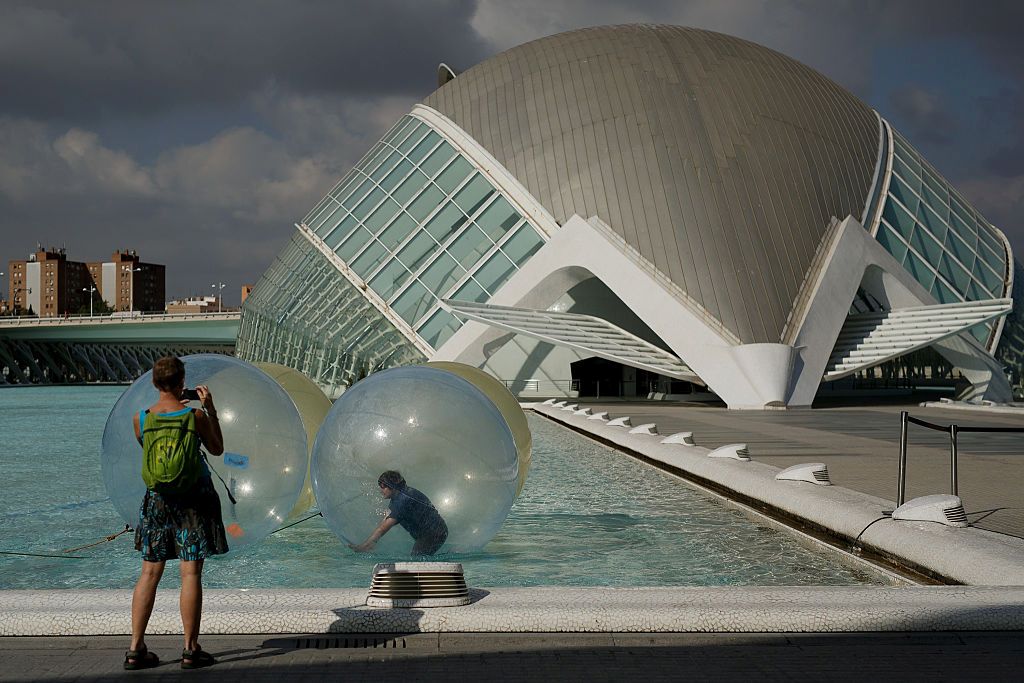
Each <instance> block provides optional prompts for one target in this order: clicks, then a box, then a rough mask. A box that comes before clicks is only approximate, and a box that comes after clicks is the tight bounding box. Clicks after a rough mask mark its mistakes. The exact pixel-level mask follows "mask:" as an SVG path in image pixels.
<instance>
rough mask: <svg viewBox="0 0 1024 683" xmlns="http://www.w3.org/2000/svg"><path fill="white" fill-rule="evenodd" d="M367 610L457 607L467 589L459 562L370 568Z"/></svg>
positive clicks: (466, 599) (466, 597)
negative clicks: (371, 576)
mask: <svg viewBox="0 0 1024 683" xmlns="http://www.w3.org/2000/svg"><path fill="white" fill-rule="evenodd" d="M366 604H367V605H368V606H369V607H458V606H459V605H468V604H469V588H467V587H466V577H465V576H464V575H463V573H462V564H460V563H458V562H392V563H387V564H378V565H376V566H374V568H373V581H372V583H371V584H370V593H369V595H368V596H367V597H366Z"/></svg>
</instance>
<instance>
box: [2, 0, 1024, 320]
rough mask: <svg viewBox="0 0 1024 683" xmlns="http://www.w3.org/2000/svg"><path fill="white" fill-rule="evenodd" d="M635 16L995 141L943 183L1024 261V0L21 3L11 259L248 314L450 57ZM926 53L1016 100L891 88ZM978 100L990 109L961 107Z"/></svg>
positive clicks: (5, 218) (940, 143)
mask: <svg viewBox="0 0 1024 683" xmlns="http://www.w3.org/2000/svg"><path fill="white" fill-rule="evenodd" d="M627 22H650V23H673V24H681V25H688V26H697V27H701V28H707V29H710V30H716V31H721V32H724V33H729V34H732V35H736V36H739V37H742V38H746V39H748V40H753V41H755V42H758V43H760V44H763V45H766V46H768V47H771V48H773V49H776V50H779V51H781V52H783V53H785V54H788V55H790V56H792V57H794V58H796V59H799V60H800V61H802V62H804V63H806V64H808V65H809V66H811V67H813V68H816V69H818V70H819V71H821V72H823V73H825V74H826V75H828V76H830V77H831V78H833V79H834V80H836V81H837V82H839V83H840V84H842V85H844V86H845V87H847V88H848V89H850V90H851V91H853V92H854V93H855V94H857V95H858V96H860V97H862V98H863V99H865V100H866V101H868V102H869V104H872V105H873V106H876V107H878V108H879V110H880V111H882V113H883V115H886V116H895V117H898V118H899V119H900V124H901V126H904V127H907V130H906V131H904V132H905V133H907V135H908V136H909V137H910V138H911V142H912V143H913V144H914V145H915V146H917V147H918V149H919V150H920V151H921V152H922V153H923V154H924V155H925V156H926V157H929V158H931V159H933V160H936V159H941V158H943V157H945V158H953V159H958V160H959V159H960V157H958V156H957V154H958V150H961V151H962V150H964V149H966V145H970V144H973V145H975V146H977V145H979V144H989V145H991V149H986V150H984V151H981V152H978V153H976V154H975V155H974V157H971V158H970V159H969V158H968V156H967V155H963V156H962V159H963V161H962V162H961V163H960V164H959V165H957V166H956V167H955V168H953V170H954V171H955V173H951V172H950V171H949V169H945V168H942V167H941V165H940V171H943V172H944V173H946V174H947V175H949V176H950V177H953V178H954V179H957V180H958V182H960V184H961V187H962V189H963V190H964V192H965V193H966V194H967V196H968V197H969V198H970V199H971V200H972V201H974V202H976V203H977V205H978V207H979V208H980V209H981V210H982V211H983V212H984V213H986V215H988V216H989V218H990V219H991V220H993V222H996V223H997V224H998V225H1000V227H1002V228H1003V229H1004V230H1006V231H1007V233H1008V234H1009V235H1010V237H1011V241H1013V242H1014V245H1015V247H1016V248H1017V249H1018V250H1019V251H1021V252H1024V229H1021V228H1018V227H1017V224H1018V221H1019V218H1018V217H1019V215H1020V212H1021V210H1022V209H1024V181H1022V180H1021V179H1022V178H1024V155H1022V154H1019V151H1020V150H1024V132H1022V129H1021V123H1020V121H1021V120H1024V117H1021V116H1016V115H1014V116H1011V115H1009V114H1008V113H1007V114H1004V115H1002V118H999V119H998V121H995V120H994V119H985V118H984V117H985V116H987V115H988V112H994V111H1001V110H1004V109H1005V108H1006V104H1007V103H1009V102H1018V101H1021V102H1024V93H1022V90H1021V86H1020V85H1019V84H1020V83H1024V49H1022V48H1021V47H1020V41H1019V38H1018V29H1019V26H1021V25H1024V5H1018V4H1017V3H1015V2H986V3H975V4H970V5H968V4H966V3H962V2H954V1H951V0H950V1H935V2H926V1H925V0H903V1H901V2H897V1H889V0H885V1H883V0H868V1H866V2H864V1H854V0H836V1H834V2H828V3H821V2H811V1H810V0H691V1H688V2H679V1H677V0H636V1H635V2H632V3H630V4H628V5H627V4H624V3H621V2H619V1H617V0H591V1H585V0H561V1H557V2H553V1H551V0H521V1H519V2H506V1H499V0H478V1H477V2H473V1H472V0H439V1H433V2H427V3H425V2H422V1H416V0H404V1H401V0H383V1H381V2H378V3H373V4H370V3H348V2H327V1H317V0H295V1H292V2H270V1H269V0H221V1H218V2H194V1H183V2H175V3H165V2H155V1H153V0H150V1H141V2H140V1H132V2H128V1H126V0H125V1H108V2H104V3H102V4H96V3H83V2H78V1H73V0H67V1H63V2H29V1H27V0H25V1H18V0H12V1H9V2H5V3H3V4H2V5H0V87H2V91H3V93H4V97H2V98H0V149H2V150H3V152H2V153H0V259H2V260H3V261H6V260H7V259H9V258H21V257H23V256H24V254H25V253H27V252H28V251H29V250H31V249H32V248H33V247H34V246H35V242H36V241H37V240H41V241H43V242H44V243H51V244H58V245H59V244H61V243H63V244H66V245H67V246H68V247H69V249H70V250H71V257H72V258H78V259H82V260H91V259H95V258H101V257H105V256H107V255H108V253H109V252H111V251H113V250H114V249H117V248H136V249H138V250H139V251H140V252H142V255H143V257H144V258H146V259H150V260H153V261H157V262H162V263H166V264H167V265H168V293H169V294H171V295H178V294H188V293H205V292H206V291H208V289H209V284H210V282H212V281H215V280H224V281H226V282H229V283H230V287H229V289H226V290H225V292H233V293H232V295H231V296H232V297H233V298H234V300H235V301H237V288H238V286H239V285H241V284H242V283H243V282H252V281H254V280H255V279H256V278H257V277H258V276H259V274H260V273H261V272H262V271H263V270H264V269H265V267H266V266H267V265H268V264H269V262H270V260H271V259H272V258H273V256H274V255H275V254H276V253H277V252H278V251H279V249H280V248H281V246H282V245H283V244H284V242H285V240H287V239H288V236H289V235H290V233H291V230H292V228H291V224H292V222H294V221H296V220H298V219H300V218H301V217H302V216H303V215H304V214H305V213H306V211H307V210H308V208H309V207H310V206H311V205H312V204H314V203H315V202H316V201H317V200H318V199H319V197H320V196H322V194H323V193H324V192H326V191H327V190H328V189H329V188H330V187H331V186H332V185H333V184H334V182H335V181H336V180H337V179H338V178H339V177H340V176H341V175H342V174H343V173H345V172H346V171H347V170H348V169H349V168H350V167H351V165H352V164H353V163H354V162H355V161H356V160H357V159H358V158H359V157H360V156H361V155H362V154H363V153H364V152H365V151H366V150H367V149H368V148H369V147H370V146H371V145H372V143H373V142H374V141H375V140H376V139H377V138H378V137H379V136H380V134H381V133H382V132H383V131H384V130H385V129H386V128H387V127H388V126H389V125H391V124H392V123H393V122H394V121H395V120H396V119H397V118H398V117H399V116H400V115H402V114H403V113H405V112H406V111H408V109H409V107H410V106H411V105H412V103H413V102H415V101H416V100H418V99H421V98H422V97H424V96H426V95H427V94H429V92H430V91H431V90H432V89H433V83H434V68H435V66H436V64H437V63H438V62H440V61H445V62H447V63H449V64H451V65H453V66H455V67H457V68H460V69H465V68H468V67H470V66H472V65H473V64H476V63H478V62H479V61H482V60H483V59H485V58H486V57H487V56H489V55H491V54H494V53H495V52H497V51H500V50H502V49H506V48H509V47H513V46H514V45H517V44H520V43H522V42H526V41H528V40H533V39H535V38H539V37H542V36H544V35H549V34H552V33H556V32H559V31H564V30H570V29H573V28H579V27H582V26H588V25H599V24H608V23H627ZM915 41H917V42H919V41H926V42H928V41H930V44H932V45H935V46H937V47H936V48H935V49H941V45H942V42H943V41H957V43H958V44H967V45H968V46H969V47H970V48H971V49H972V50H974V52H975V53H976V54H977V55H978V59H979V61H980V62H981V63H982V64H983V65H984V66H985V67H986V68H988V69H990V70H991V72H992V73H997V74H1000V75H1001V76H1002V77H1004V78H1006V80H1007V81H1008V82H1009V83H1010V84H1011V85H1010V86H1009V89H1008V90H1007V92H1006V93H1002V94H1000V95H999V101H998V102H984V101H983V100H982V98H980V97H975V96H974V95H972V94H970V93H957V92H949V91H942V90H941V89H936V88H935V87H934V86H929V87H930V88H931V89H930V90H924V89H921V88H920V87H917V89H916V90H915V89H914V88H915V86H913V84H909V83H906V84H896V85H895V89H893V90H887V91H885V92H876V90H875V88H876V85H875V82H876V73H877V72H876V70H877V69H878V68H880V65H881V68H885V67H884V64H885V60H886V58H887V55H888V54H889V52H890V51H891V49H892V46H893V45H904V44H915ZM886 87H887V88H888V87H889V86H886ZM1004 95H1005V98H1004ZM972 97H973V98H974V102H976V107H975V109H974V110H973V111H968V112H965V111H964V110H963V108H958V109H957V114H956V116H954V115H953V114H952V113H950V112H949V105H950V104H951V103H953V102H958V101H960V104H963V102H962V100H964V99H970V98H972ZM890 98H891V99H890ZM974 102H972V103H970V106H974ZM982 121H991V122H992V125H993V126H995V125H996V124H997V123H998V126H1001V128H1000V129H999V130H1000V136H998V140H993V141H990V142H988V143H983V142H979V139H978V138H977V137H976V136H973V135H970V136H968V135H959V136H958V135H954V133H955V132H956V130H957V129H956V128H954V126H955V125H960V126H961V128H960V132H964V131H968V130H971V126H975V127H977V126H978V125H979V122H982ZM973 132H974V131H972V133H973ZM992 137H993V138H996V137H997V136H992ZM966 138H971V140H966ZM972 159H973V160H972ZM4 265H6V264H4ZM230 300H231V298H229V301H230Z"/></svg>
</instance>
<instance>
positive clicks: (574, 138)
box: [237, 25, 1024, 409]
mask: <svg viewBox="0 0 1024 683" xmlns="http://www.w3.org/2000/svg"><path fill="white" fill-rule="evenodd" d="M1021 276H1022V273H1021V267H1020V265H1019V264H1018V263H1017V262H1016V261H1015V260H1014V258H1013V254H1012V251H1011V249H1010V245H1009V243H1008V242H1007V240H1006V238H1005V236H1004V235H1003V233H1002V232H1000V231H999V230H998V229H997V228H996V227H994V226H992V225H991V224H990V223H989V222H988V221H987V220H985V218H984V217H983V216H982V215H981V214H979V213H978V212H977V211H976V210H975V209H974V208H973V207H972V206H971V205H970V204H969V203H968V202H967V201H966V200H965V199H964V198H963V197H962V196H961V195H960V194H959V193H958V192H957V191H956V189H955V188H953V187H951V186H950V184H949V183H948V182H946V181H945V180H944V179H943V178H942V176H941V175H940V174H939V173H938V172H937V171H936V170H935V169H934V168H933V167H932V166H931V165H929V164H928V162H927V161H926V160H924V159H923V158H922V157H921V156H920V154H918V153H917V152H916V151H915V150H914V149H913V147H912V146H911V145H910V144H909V142H907V140H906V139H904V138H903V137H902V136H901V135H900V134H899V133H898V132H897V131H895V130H894V129H893V128H892V126H891V125H889V123H888V122H887V121H886V120H885V119H884V118H883V117H882V116H881V115H880V114H879V113H878V112H875V111H874V110H872V109H871V108H870V107H868V106H867V105H865V104H864V103H863V102H861V101H860V100H858V99H857V98H856V97H854V96H853V95H851V94H850V93H849V92H847V91H846V90H844V89H843V88H841V87H840V86H838V85H837V84H835V83H833V82H832V81H830V80H829V79H827V78H825V77H824V76H822V75H821V74H819V73H817V72H815V71H814V70H812V69H810V68H808V67H806V66H804V65H802V64H800V63H798V62H796V61H794V60H792V59H790V58H788V57H786V56H784V55H782V54H779V53H777V52H774V51H772V50H769V49H767V48H764V47H761V46H758V45H755V44H753V43H749V42H747V41H743V40H740V39H738V38H732V37H729V36H725V35H721V34H717V33H711V32H708V31H701V30H696V29H687V28H680V27H673V26H636V25H630V26H614V27H603V28H593V29H584V30H580V31H572V32H569V33H564V34H560V35H556V36H552V37H548V38H544V39H541V40H537V41H534V42H532V43H528V44H525V45H521V46H519V47H516V48H513V49H511V50H508V51H507V52H504V53H502V54H499V55H497V56H495V57H492V58H491V59H488V60H487V61H485V62H483V63H481V64H478V65H477V66H475V67H473V68H471V69H469V70H467V71H465V72H464V73H460V74H456V73H455V72H454V71H453V70H452V69H450V68H448V67H447V66H445V65H443V64H442V65H441V66H440V67H439V69H438V89H437V90H436V91H434V92H433V93H432V94H431V95H430V96H429V97H427V98H426V99H425V100H423V102H422V103H420V104H417V105H416V106H415V107H413V109H412V111H410V112H409V114H408V115H406V116H404V117H403V118H402V119H401V120H399V121H398V122H397V123H396V124H395V125H394V127H393V128H392V129H391V130H390V131H388V133H387V134H386V135H385V136H384V137H383V138H382V139H381V140H380V141H379V142H378V143H377V144H376V145H374V147H373V148H372V149H370V150H369V152H367V154H366V156H364V157H363V159H362V160H361V161H360V162H359V163H358V164H357V165H356V167H355V168H353V169H352V170H351V171H350V172H349V173H348V174H347V175H346V176H345V177H344V178H342V179H341V181H340V182H339V183H338V184H337V185H336V186H335V187H334V188H332V189H331V191H330V192H329V193H328V194H327V195H326V196H325V197H324V198H323V200H321V201H320V202H319V203H318V204H317V205H316V206H315V207H313V209H312V211H310V212H309V214H308V215H307V216H305V217H304V218H303V219H302V220H301V221H300V222H299V223H298V224H297V225H296V229H295V232H294V234H293V235H292V237H291V240H290V242H289V243H288V245H287V246H286V247H285V249H284V250H283V251H282V252H281V254H280V255H279V256H278V257H277V259H276V260H275V262H274V263H273V264H272V266H271V267H270V268H269V269H268V270H267V272H266V273H264V275H263V276H262V278H261V279H260V281H259V282H258V283H257V285H256V287H255V289H254V290H253V292H252V294H251V295H250V296H249V298H248V299H247V301H246V302H245V305H244V306H243V310H242V321H241V327H240V331H239V337H238V344H237V353H238V355H239V356H240V357H242V358H245V359H249V360H254V361H261V360H266V361H274V362H278V363H283V364H286V365H289V366H292V367H295V368H297V369H299V370H301V371H303V372H305V373H307V374H308V375H309V376H311V377H312V378H313V379H315V380H316V381H318V382H319V383H320V384H321V385H323V386H324V387H325V388H326V389H328V390H331V391H334V392H335V393H337V392H339V391H342V390H343V389H344V387H345V386H348V385H349V384H351V383H352V382H353V381H356V380H358V379H359V378H361V377H362V376H365V375H366V374H368V373H370V372H373V371H375V370H378V369H382V368H386V367H391V366H394V365H401V364H407V363H414V362H422V361H425V360H431V359H445V360H457V361H462V362H466V363H470V364H473V365H476V366H478V367H482V368H484V369H486V370H488V371H489V372H491V373H492V374H494V375H495V376H496V377H498V378H499V379H502V380H505V381H506V382H507V383H508V385H509V386H510V387H511V388H512V389H513V390H514V391H516V392H518V393H520V394H531V393H532V394H537V393H542V394H547V395H554V394H557V393H568V392H569V391H571V390H572V388H573V387H572V386H571V385H570V384H569V382H568V380H570V379H573V378H575V379H576V380H577V381H579V380H580V379H584V380H586V379H587V377H588V373H589V374H590V375H592V376H597V377H608V376H612V377H613V378H615V379H618V380H621V381H623V382H625V383H627V384H628V383H629V382H633V383H634V385H635V386H636V387H637V388H635V389H634V391H642V390H641V389H640V388H639V384H640V383H638V378H640V377H644V378H647V379H650V378H674V379H678V380H686V381H689V382H692V383H694V384H696V385H705V386H706V387H707V388H708V389H709V390H710V391H712V392H714V393H715V394H717V395H718V396H719V397H721V398H722V400H724V401H725V402H726V404H728V405H729V406H730V407H733V408H755V409H757V408H770V407H783V406H805V405H810V403H811V402H812V401H813V399H814V397H815V394H816V393H817V392H818V391H819V388H820V387H821V385H822V383H823V382H831V381H835V380H838V379H842V378H844V377H847V376H849V375H851V374H854V373H858V372H862V371H864V370H865V369H867V368H871V367H873V366H877V365H879V364H883V363H886V362H888V361H890V360H891V359H893V358H897V357H900V356H903V355H905V354H908V353H911V352H914V351H916V350H919V349H922V348H926V347H931V348H933V349H935V350H936V351H937V352H938V353H939V354H941V356H942V357H944V358H945V359H947V360H948V361H949V363H951V364H952V365H953V366H954V367H955V368H956V369H957V371H958V372H959V373H962V374H963V376H964V377H965V378H966V379H967V380H968V381H969V383H970V386H969V387H968V388H967V389H965V390H964V391H963V392H962V394H961V397H962V398H976V397H983V398H987V399H991V400H996V401H1006V400H1010V399H1011V396H1012V395H1011V387H1010V383H1009V381H1008V378H1007V372H1006V370H1007V369H1010V371H1011V375H1012V377H1013V378H1014V379H1015V380H1017V379H1018V378H1019V377H1020V368H1021V366H1022V351H1024V327H1022V324H1021V315H1022V311H1021V305H1022V302H1024V292H1022V289H1024V281H1022V279H1021ZM609 373H611V375H609ZM591 378H592V377H591ZM620 390H621V384H620Z"/></svg>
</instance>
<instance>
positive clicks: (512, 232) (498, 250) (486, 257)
mask: <svg viewBox="0 0 1024 683" xmlns="http://www.w3.org/2000/svg"><path fill="white" fill-rule="evenodd" d="M521 230H532V231H533V233H534V235H536V236H537V238H538V239H539V240H540V242H541V244H542V245H543V239H542V238H541V237H540V234H539V233H538V232H537V231H536V229H535V228H534V227H533V226H532V225H530V223H529V222H528V221H527V220H526V219H525V218H522V217H520V219H519V221H518V222H516V224H515V225H514V226H513V227H512V228H510V229H509V231H508V232H507V233H506V234H505V235H504V236H503V237H502V238H501V239H500V240H498V241H497V242H496V243H494V244H493V246H492V247H491V248H490V249H488V250H487V251H486V252H485V253H484V254H483V256H481V257H480V259H479V260H478V261H477V262H476V264H475V265H474V266H473V268H471V269H470V270H468V271H466V273H465V274H464V275H463V276H462V277H461V278H459V279H458V280H456V281H455V282H454V283H453V284H452V286H451V287H450V288H448V291H447V292H446V293H445V294H443V295H438V297H437V299H438V300H437V301H436V302H435V304H434V306H432V307H431V308H430V309H429V310H428V311H427V312H426V314H425V315H424V316H423V318H422V319H423V320H429V319H430V318H431V317H432V316H433V315H434V311H437V310H443V309H442V308H441V302H440V300H441V299H449V298H453V297H454V296H455V294H456V293H457V292H458V291H459V290H460V289H462V288H463V287H464V286H466V285H467V283H470V282H472V283H473V284H474V285H476V286H477V287H479V288H480V289H481V290H482V291H483V293H484V294H485V295H486V296H488V297H489V296H493V295H494V293H495V292H496V291H497V290H498V289H499V288H500V287H501V285H503V284H505V282H507V281H508V279H509V278H510V277H511V275H507V276H506V277H504V278H502V279H501V280H499V281H497V282H496V283H495V284H494V285H492V286H491V288H490V289H488V288H486V287H484V286H483V285H481V284H480V282H479V281H477V279H476V277H475V275H476V273H478V272H479V271H480V269H481V268H483V267H484V266H485V265H487V264H489V263H490V262H491V259H493V258H495V255H497V254H501V255H503V256H504V257H505V258H507V259H508V260H509V261H510V262H511V263H512V266H513V272H515V271H517V270H519V268H520V267H521V266H522V263H525V259H524V260H523V261H522V263H516V260H515V259H513V258H512V257H511V256H510V255H509V254H508V253H506V252H505V250H504V249H503V247H504V246H505V244H506V243H508V242H509V241H510V240H512V239H513V238H514V236H516V235H518V234H519V233H520V231H521ZM473 301H479V299H473ZM459 326H460V327H461V326H462V323H461V322H460V323H459ZM434 348H437V347H434Z"/></svg>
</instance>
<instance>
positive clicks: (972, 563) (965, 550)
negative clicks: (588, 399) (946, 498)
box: [530, 404, 1024, 586]
mask: <svg viewBox="0 0 1024 683" xmlns="http://www.w3.org/2000/svg"><path fill="white" fill-rule="evenodd" d="M530 407H531V408H532V409H533V410H534V412H536V413H538V414H541V415H544V416H545V417H548V418H550V419H552V420H554V421H556V422H559V423H561V424H563V425H565V426H567V427H570V428H572V429H574V430H576V431H579V432H582V433H584V434H588V435H590V436H592V437H594V438H596V439H597V440H599V441H602V442H605V443H608V444H611V445H614V446H617V447H619V448H621V449H623V450H625V451H627V452H629V453H631V454H633V455H638V456H640V457H642V458H644V459H645V460H647V461H648V462H651V463H652V464H654V465H655V466H658V467H661V468H662V469H665V470H667V471H670V472H674V473H676V474H679V475H680V476H682V477H683V478H686V479H690V480H693V481H695V482H696V483H698V484H701V485H705V486H707V487H709V488H711V489H712V490H715V491H716V492H718V493H721V494H723V495H726V496H727V497H730V498H733V499H736V500H738V501H739V502H742V503H747V504H751V505H753V506H754V507H755V508H756V509H758V510H760V511H764V512H768V513H769V514H772V513H775V514H777V515H778V516H779V517H781V518H784V519H788V520H791V521H795V522H796V523H799V524H803V525H806V526H807V527H808V528H811V529H817V530H821V531H824V532H825V533H826V534H828V535H830V536H833V537H834V538H835V539H836V540H838V541H839V542H840V543H841V544H843V545H846V546H848V547H850V548H853V549H859V550H862V551H866V552H869V553H872V554H875V555H877V556H880V557H883V558H886V559H889V560H890V561H893V562H894V563H895V564H897V565H903V566H906V567H907V568H909V569H911V570H913V571H918V572H921V573H923V574H926V575H930V576H932V577H933V578H936V579H938V580H941V581H944V582H946V583H963V584H971V585H982V586H1006V585H1012V586H1024V540H1021V539H1018V538H1015V537H1012V536H1005V535H1001V534H996V533H993V532H990V531H985V530H983V529H977V528H973V527H969V528H966V529H955V528H952V527H947V526H943V525H941V524H936V523H930V522H907V521H894V520H892V519H890V518H888V517H887V516H885V515H883V514H882V511H883V510H892V509H893V508H894V507H895V504H894V503H893V502H892V501H887V500H883V499H881V498H876V497H874V496H870V495H868V494H866V493H861V492H859V491H853V490H851V489H846V488H843V487H840V486H815V485H814V484H808V483H803V482H794V481H776V480H775V475H776V474H777V473H778V472H779V471H780V468H778V467H774V466H772V465H768V464H766V463H759V462H757V451H756V444H753V447H754V451H753V453H752V457H753V458H754V460H753V461H751V462H741V461H738V460H732V459H726V458H708V457H707V454H708V453H709V452H710V451H709V449H707V448H702V447H700V446H685V445H682V444H663V443H661V440H662V439H663V438H665V435H660V434H654V435H651V434H640V433H637V434H631V433H629V428H623V427H611V426H608V425H607V424H605V423H604V422H602V421H600V420H588V419H587V417H586V416H582V415H574V414H573V413H572V412H571V411H565V410H562V409H561V408H559V407H556V406H551V405H543V404H533V405H532V406H530Z"/></svg>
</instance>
